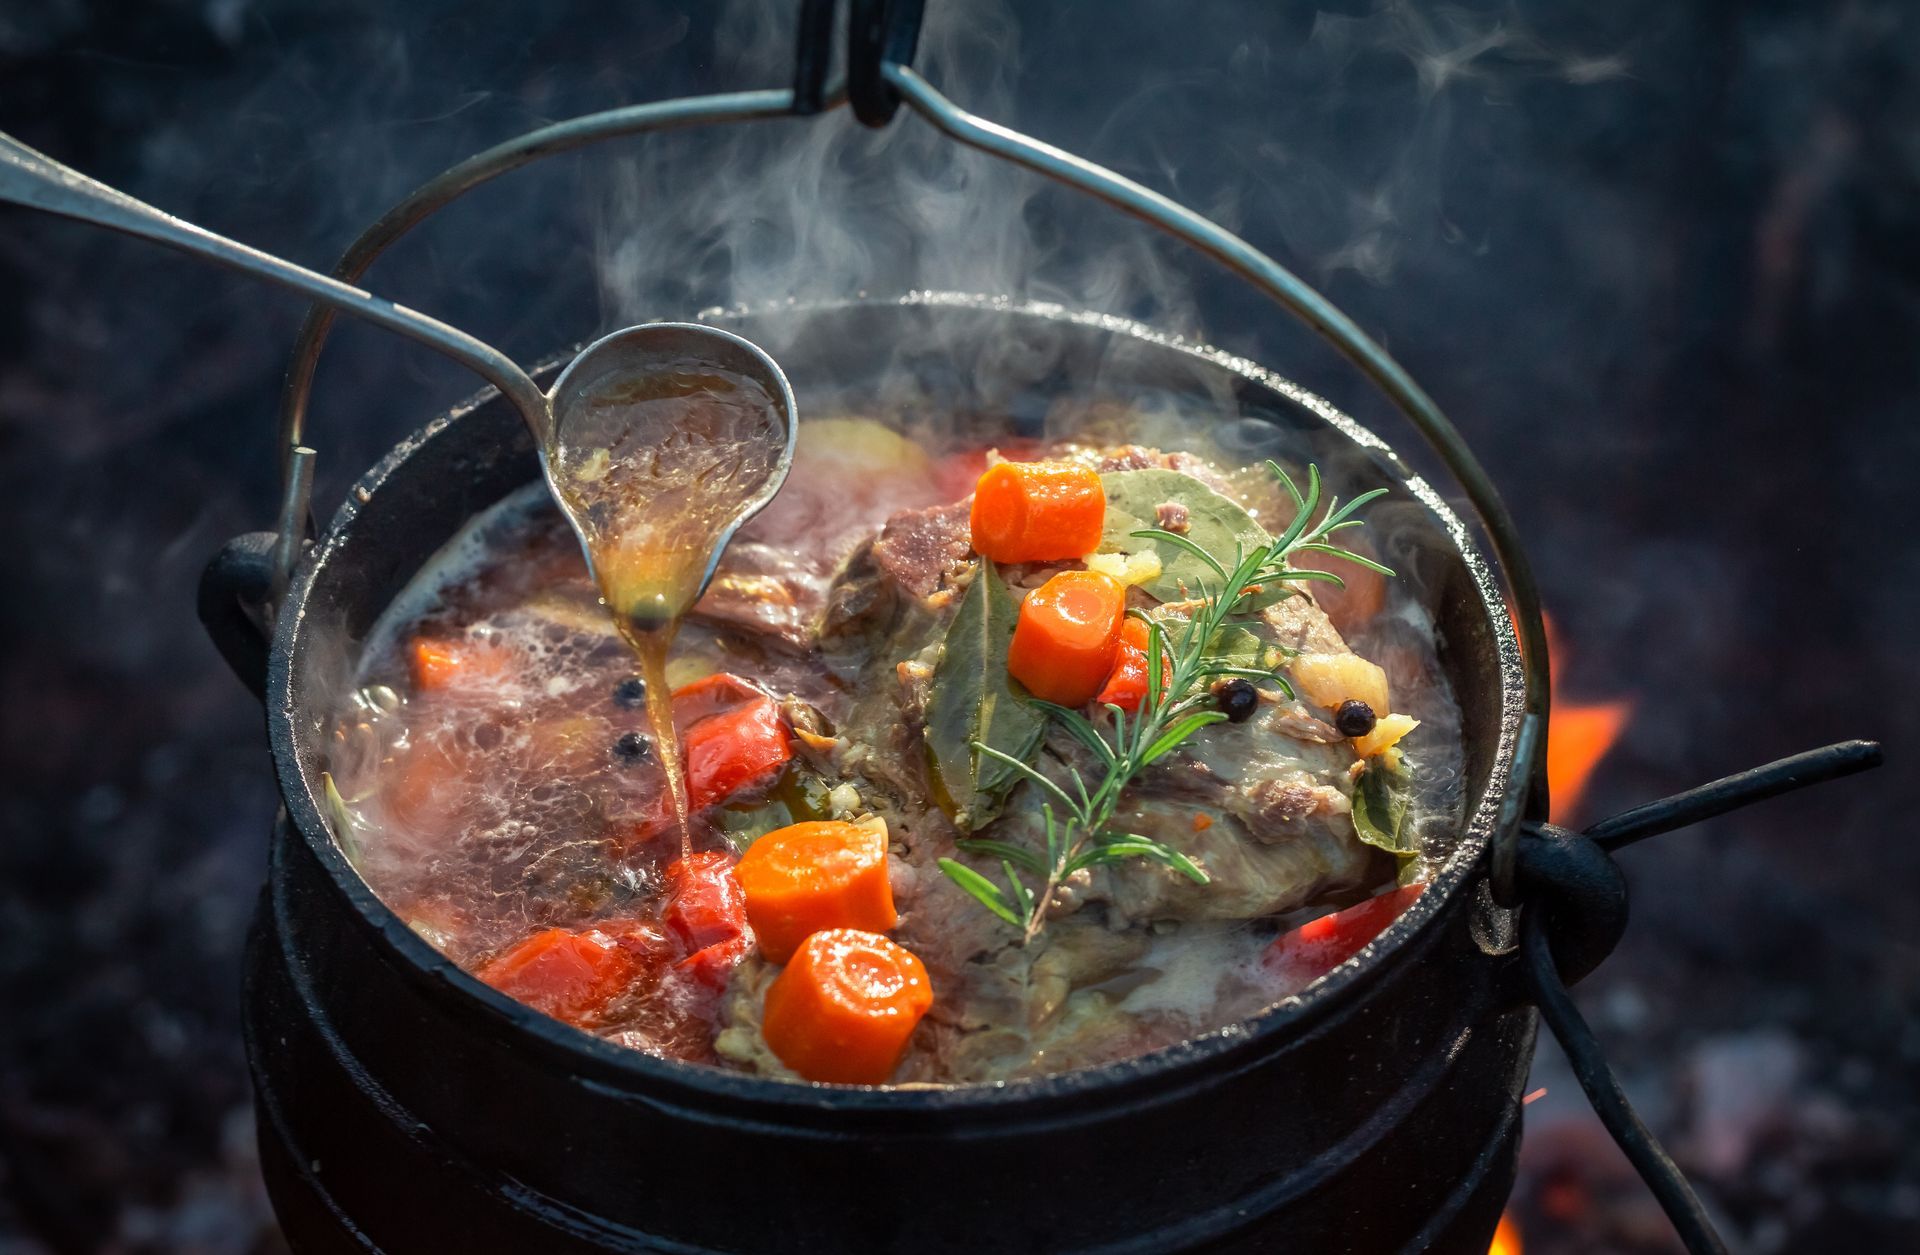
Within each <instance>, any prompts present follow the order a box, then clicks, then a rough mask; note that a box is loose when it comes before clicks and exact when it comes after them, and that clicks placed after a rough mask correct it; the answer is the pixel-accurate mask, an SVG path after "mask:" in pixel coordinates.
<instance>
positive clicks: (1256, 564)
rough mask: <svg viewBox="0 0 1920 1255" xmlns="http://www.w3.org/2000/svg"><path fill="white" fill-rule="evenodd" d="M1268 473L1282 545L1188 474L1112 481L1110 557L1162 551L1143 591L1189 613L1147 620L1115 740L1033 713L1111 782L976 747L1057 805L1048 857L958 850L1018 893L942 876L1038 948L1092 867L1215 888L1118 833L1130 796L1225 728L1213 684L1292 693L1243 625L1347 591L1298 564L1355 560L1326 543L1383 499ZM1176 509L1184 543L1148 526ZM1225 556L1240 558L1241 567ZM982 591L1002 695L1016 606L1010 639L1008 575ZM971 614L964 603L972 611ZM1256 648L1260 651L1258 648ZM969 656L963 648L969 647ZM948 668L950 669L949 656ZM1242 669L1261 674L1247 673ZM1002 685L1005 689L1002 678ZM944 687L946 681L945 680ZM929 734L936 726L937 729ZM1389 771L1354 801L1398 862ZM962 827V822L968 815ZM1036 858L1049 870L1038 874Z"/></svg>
mask: <svg viewBox="0 0 1920 1255" xmlns="http://www.w3.org/2000/svg"><path fill="white" fill-rule="evenodd" d="M1268 465H1269V466H1270V467H1271V469H1272V470H1273V473H1274V475H1275V477H1276V478H1278V479H1279V481H1280V482H1281V484H1283V485H1284V486H1285V488H1286V490H1287V493H1288V495H1289V496H1291V497H1292V498H1293V500H1294V503H1295V505H1296V506H1297V507H1298V513H1297V514H1296V515H1295V517H1294V519H1293V521H1292V522H1291V523H1290V524H1289V525H1288V526H1287V528H1286V530H1285V531H1284V532H1283V533H1282V534H1281V537H1280V539H1278V540H1273V539H1271V538H1269V537H1268V536H1267V534H1266V532H1265V531H1264V530H1262V529H1261V527H1260V525H1259V524H1258V523H1256V522H1254V521H1253V518H1252V516H1251V515H1249V514H1247V512H1246V511H1245V510H1242V509H1241V508H1240V507H1239V506H1237V505H1235V504H1234V503H1233V502H1231V501H1228V500H1227V499H1226V498H1225V497H1222V496H1220V494H1218V493H1216V492H1214V491H1213V490H1212V489H1210V488H1208V487H1206V485H1204V484H1202V483H1200V482H1199V481H1198V480H1195V479H1192V478H1191V477H1189V476H1186V475H1181V474H1178V473H1176V472H1173V471H1159V470H1146V471H1116V472H1111V473H1109V474H1107V475H1103V476H1101V481H1102V483H1103V484H1105V485H1106V486H1107V519H1106V528H1105V534H1104V535H1103V537H1102V540H1101V548H1102V549H1104V550H1112V549H1120V550H1123V551H1125V552H1140V551H1141V549H1143V548H1145V547H1147V546H1151V547H1153V549H1154V550H1155V552H1156V553H1157V554H1158V556H1159V557H1160V560H1161V563H1162V566H1161V574H1160V576H1159V577H1158V578H1157V579H1155V580H1151V581H1148V582H1147V584H1146V585H1144V587H1145V589H1146V590H1147V592H1148V593H1150V594H1152V595H1153V596H1156V597H1158V598H1160V599H1161V600H1162V601H1163V602H1165V601H1178V602H1180V603H1182V604H1181V605H1180V606H1179V607H1178V610H1177V611H1166V612H1163V616H1162V617H1155V616H1153V615H1143V616H1141V617H1144V618H1145V619H1146V621H1147V630H1148V637H1147V646H1146V649H1147V692H1146V694H1145V696H1144V699H1143V700H1142V701H1141V703H1140V705H1139V709H1137V710H1136V711H1135V712H1134V713H1133V714H1132V715H1131V716H1128V715H1127V713H1126V712H1125V711H1124V710H1122V709H1121V708H1120V707H1119V706H1117V705H1109V706H1108V707H1107V708H1106V710H1107V714H1108V716H1109V717H1110V719H1111V721H1112V724H1111V730H1110V731H1104V730H1102V729H1101V728H1099V727H1098V726H1096V725H1095V724H1094V723H1093V722H1092V721H1091V720H1089V719H1087V718H1086V717H1085V716H1084V715H1082V714H1080V713H1079V712H1078V711H1071V710H1066V709H1063V708H1061V707H1059V706H1054V705H1050V704H1047V703H1042V702H1034V703H1032V704H1031V705H1028V706H1026V709H1028V710H1030V711H1034V712H1038V713H1039V715H1040V717H1041V718H1042V719H1043V720H1044V719H1046V718H1048V717H1049V716H1050V717H1052V718H1053V719H1055V720H1056V721H1058V722H1059V723H1060V724H1061V725H1062V727H1064V728H1065V729H1066V731H1067V732H1068V734H1070V735H1071V736H1072V737H1073V738H1074V739H1075V740H1077V741H1079V742H1080V743H1081V744H1082V745H1083V746H1085V747H1086V748H1087V749H1088V750H1090V751H1092V752H1093V754H1094V755H1095V757H1096V758H1098V759H1099V765H1100V768H1101V772H1100V775H1099V777H1098V778H1097V780H1096V781H1095V783H1094V785H1093V787H1092V788H1091V789H1089V788H1088V785H1087V781H1086V779H1085V778H1084V777H1083V776H1082V775H1081V773H1080V769H1079V768H1078V767H1069V768H1068V771H1067V781H1068V783H1069V784H1071V785H1072V786H1073V792H1071V793H1069V792H1068V791H1067V790H1066V788H1065V787H1064V786H1062V785H1061V784H1060V783H1059V782H1057V781H1055V780H1053V779H1051V778H1049V777H1048V776H1045V775H1043V774H1041V772H1040V771H1039V769H1038V768H1036V767H1034V766H1033V765H1032V764H1031V763H1030V762H1028V761H1027V756H1028V755H1029V754H1031V753H1032V752H1033V750H1032V747H1031V746H1028V747H1027V748H1026V749H1024V750H1023V751H1022V752H1021V753H1020V754H1017V755H1016V754H1014V753H1010V752H1009V751H1008V750H1007V749H1006V748H1004V747H1002V746H1000V745H995V744H990V743H988V742H987V741H985V740H979V739H976V740H974V741H973V742H972V744H971V750H972V752H973V757H972V759H971V760H970V762H971V764H972V769H973V772H974V775H975V778H976V780H980V779H984V778H985V768H986V765H987V764H983V763H982V761H981V760H983V759H985V760H988V762H989V763H997V764H998V765H999V766H1000V767H1001V768H1002V769H1003V770H1004V771H1005V772H1006V773H1008V775H1007V777H1002V778H1011V779H1013V780H1015V781H1017V780H1020V779H1026V780H1029V781H1031V782H1033V783H1034V784H1035V785H1036V786H1038V787H1039V788H1041V789H1043V790H1045V791H1046V792H1047V793H1049V794H1051V795H1052V797H1053V799H1054V800H1055V801H1057V802H1058V803H1059V804H1060V814H1059V815H1058V816H1056V815H1055V812H1054V809H1053V803H1052V802H1043V803H1042V804H1041V813H1042V814H1043V815H1044V816H1045V818H1046V842H1047V855H1046V859H1045V860H1044V861H1040V860H1038V858H1037V855H1035V854H1033V853H1031V852H1028V851H1023V850H1020V849H1019V848H1018V847H1015V846H1013V845H1011V844H1008V843H1003V842H997V841H995V842H989V841H980V840H978V839H973V840H962V841H961V842H960V843H959V845H960V848H961V849H963V850H966V851H967V852H969V853H973V854H978V855H988V856H994V855H997V856H999V859H1000V868H1001V870H1002V871H1003V872H1004V873H1005V874H1006V877H1007V884H1008V887H1009V888H1010V889H1011V891H1012V892H1011V894H1009V893H1007V892H1005V891H1002V890H1001V889H1000V887H999V886H997V885H995V884H994V883H993V882H992V881H990V880H988V879H987V878H986V877H985V876H982V875H981V874H980V873H979V872H976V871H974V870H972V869H971V868H969V867H966V866H964V865H963V864H961V863H958V862H956V861H955V860H953V859H941V860H940V866H941V869H942V870H944V871H945V872H946V873H947V875H948V876H950V877H952V878H953V880H954V881H955V883H957V884H959V885H960V886H961V888H963V889H965V890H966V891H967V892H968V893H970V894H972V895H973V896H974V897H975V898H978V899H979V900H980V901H981V902H982V903H983V904H985V905H986V907H987V908H988V909H989V910H991V911H992V912H993V913H994V914H995V915H997V916H999V917H1000V918H1001V919H1004V920H1006V921H1008V922H1009V923H1012V924H1014V925H1016V926H1017V927H1019V928H1020V929H1021V930H1022V932H1023V933H1024V939H1025V940H1026V941H1032V940H1033V938H1034V937H1035V936H1036V935H1038V933H1039V932H1040V930H1041V929H1042V928H1044V927H1045V926H1046V921H1047V911H1048V909H1049V906H1050V905H1051V903H1052V902H1053V899H1054V893H1055V890H1057V889H1058V888H1059V887H1060V884H1061V882H1062V881H1063V880H1065V878H1066V877H1068V876H1070V875H1072V874H1073V873H1074V872H1076V871H1079V870H1081V869H1083V868H1088V867H1093V866H1096V865H1098V864H1102V863H1118V862H1120V861H1122V860H1125V859H1133V858H1148V859H1153V860H1155V861H1157V862H1160V863H1162V864H1164V865H1166V866H1168V867H1171V868H1174V869H1175V870H1176V871H1179V872H1180V873H1181V874H1182V875H1184V876H1186V877H1188V878H1189V879H1190V880H1193V881H1195V882H1196V883H1199V884H1205V883H1207V873H1206V871H1205V870H1204V869H1203V868H1202V867H1200V865H1199V864H1197V863H1195V862H1194V861H1193V860H1192V859H1190V858H1188V857H1187V856H1186V855H1184V854H1182V853H1180V852H1179V851H1178V850H1176V849H1174V848H1173V847H1171V846H1168V845H1164V844H1162V843H1160V842H1158V841H1155V840H1153V839H1152V838H1150V837H1144V836H1141V835H1139V834H1137V833H1124V834H1115V833H1113V832H1111V831H1109V830H1108V827H1107V825H1108V824H1109V823H1110V822H1111V821H1112V819H1113V815H1114V811H1115V809H1116V808H1117V807H1118V806H1119V804H1120V798H1121V794H1122V793H1123V792H1124V791H1125V789H1126V787H1127V785H1128V783H1129V782H1130V781H1132V780H1133V778H1134V777H1135V776H1137V775H1139V774H1140V773H1141V772H1142V771H1145V770H1146V769H1147V768H1148V767H1150V766H1152V765H1153V763H1154V762H1155V761H1156V760H1158V759H1159V758H1161V757H1163V756H1165V755H1167V754H1170V753H1172V752H1173V751H1174V750H1175V749H1177V748H1178V747H1179V746H1180V745H1181V744H1182V743H1183V742H1185V741H1186V740H1187V738H1189V737H1191V736H1192V735H1193V734H1194V733H1196V732H1198V731H1200V729H1202V728H1205V727H1207V726H1209V725H1211V724H1215V723H1219V722H1221V721H1222V720H1224V719H1225V718H1226V715H1224V714H1223V713H1221V712H1220V711H1219V710H1218V709H1216V708H1215V704H1214V702H1213V699H1212V697H1211V695H1210V687H1211V682H1212V680H1213V678H1214V677H1215V676H1219V675H1223V674H1238V675H1244V676H1247V677H1248V678H1256V679H1265V680H1271V681H1273V682H1274V683H1276V684H1278V685H1280V687H1281V688H1282V689H1283V690H1286V683H1285V681H1284V680H1281V679H1280V677H1279V676H1277V675H1274V674H1271V673H1268V672H1265V671H1262V670H1260V669H1259V666H1260V664H1262V663H1265V662H1266V661H1267V658H1266V657H1265V651H1264V650H1263V649H1261V647H1260V642H1259V639H1258V638H1257V637H1254V636H1253V634H1252V633H1251V632H1248V631H1247V629H1246V627H1245V626H1244V625H1245V622H1246V618H1245V616H1247V615H1248V614H1249V613H1251V612H1252V611H1254V610H1256V609H1257V608H1258V607H1259V606H1261V605H1265V604H1270V603H1271V602H1273V601H1276V600H1278V599H1279V598H1281V597H1286V596H1290V595H1291V594H1292V589H1291V588H1290V587H1289V585H1290V583H1292V582H1294V581H1299V580H1312V579H1325V580H1332V581H1334V582H1335V583H1338V582H1339V579H1340V577H1339V576H1337V575H1334V574H1332V573H1330V572H1324V571H1317V570H1303V569H1301V568H1298V567H1295V566H1294V565H1293V564H1292V562H1290V561H1289V559H1290V557H1291V556H1292V555H1294V554H1296V553H1298V552H1300V551H1301V550H1303V549H1316V550H1319V551H1322V552H1332V553H1333V554H1335V555H1336V556H1345V551H1343V550H1339V549H1338V548H1337V547H1336V546H1332V545H1328V544H1327V543H1326V539H1327V536H1328V535H1329V534H1331V533H1332V532H1333V531H1334V530H1336V529H1337V528H1341V527H1354V526H1358V525H1359V522H1360V520H1358V519H1356V518H1353V517H1352V516H1353V515H1354V513H1355V512H1356V511H1357V510H1358V509H1359V507H1360V506H1362V505H1365V504H1366V503H1367V502H1369V501H1371V500H1373V499H1374V498H1375V497H1376V496H1378V495H1379V494H1378V492H1377V491H1376V492H1373V493H1363V494H1361V496H1359V497H1357V498H1355V499H1354V501H1353V502H1352V503H1351V504H1349V505H1348V506H1347V507H1346V508H1345V509H1342V508H1341V507H1340V502H1339V499H1338V498H1334V499H1331V500H1329V501H1327V503H1326V506H1325V509H1324V511H1322V510H1321V483H1320V472H1319V469H1318V468H1317V467H1313V466H1309V467H1308V468H1307V490H1306V492H1304V493H1302V492H1301V491H1300V489H1299V486H1298V485H1296V484H1295V483H1294V482H1293V481H1292V480H1291V479H1289V478H1288V477H1287V474H1286V472H1285V471H1283V470H1282V469H1281V468H1280V467H1279V466H1278V465H1277V464H1274V463H1269V464H1268ZM1167 501H1176V502H1179V503H1180V504H1181V505H1183V506H1184V507H1185V508H1186V511H1187V523H1188V530H1187V534H1185V535H1180V536H1176V535H1174V534H1173V533H1171V532H1166V531H1161V530H1157V529H1154V528H1149V527H1143V526H1141V524H1142V523H1144V522H1145V521H1146V519H1147V517H1148V516H1149V515H1152V516H1155V518H1156V519H1157V516H1158V513H1159V511H1158V507H1159V506H1160V505H1161V504H1163V503H1165V502H1167ZM1316 514H1318V516H1319V521H1318V522H1317V523H1316V522H1315V516H1316ZM1129 542H1131V543H1129ZM1227 555H1231V559H1230V565H1229V559H1228V557H1227ZM980 582H981V585H982V587H980V589H979V596H980V601H979V604H978V607H977V608H976V610H975V614H976V616H978V617H979V619H980V621H981V622H982V623H992V624H993V627H992V630H991V631H984V630H982V629H980V628H978V627H977V626H975V627H970V628H969V630H970V631H973V632H974V633H975V634H976V635H980V636H983V637H986V638H989V639H991V640H993V641H997V642H998V643H999V645H1000V649H1001V652H1000V653H998V654H993V655H991V656H990V657H991V658H992V659H993V660H995V661H998V667H997V669H996V668H995V667H994V666H984V667H982V668H981V669H982V670H983V671H984V672H985V673H986V674H987V675H988V682H987V683H985V684H984V685H983V691H985V690H987V689H991V688H992V686H993V684H995V683H997V684H998V685H999V686H1000V687H1001V688H1002V689H1005V687H1006V685H1007V684H1008V683H1009V681H1008V680H1007V679H1006V675H1005V664H1004V661H1000V660H1003V659H1004V656H1005V654H1004V650H1005V647H1006V645H1008V644H1010V643H1011V641H1012V636H1013V623H1014V620H1015V618H1016V615H1015V612H1014V611H1013V609H1012V598H1011V596H1010V595H1009V594H1007V593H1006V591H1005V589H1004V587H1001V589H1000V595H1001V597H1002V598H1003V599H1004V600H1005V601H1006V603H1007V610H1006V612H1005V613H1006V626H1005V632H1004V634H1003V635H1002V634H999V633H1000V629H999V626H998V624H997V622H995V621H994V619H993V610H994V607H993V587H994V585H997V584H998V583H999V577H998V576H997V575H996V574H995V573H994V571H993V567H992V564H990V563H986V564H983V569H982V571H981V576H980ZM969 597H970V598H971V597H972V590H970V592H969ZM966 613H967V608H966V607H965V606H964V605H963V606H962V610H961V614H962V615H963V616H964V615H965V614H966ZM1173 614H1182V615H1183V617H1184V620H1185V622H1184V624H1183V626H1182V627H1181V629H1180V632H1179V639H1178V640H1177V641H1174V640H1171V639H1170V633H1169V632H1168V630H1167V629H1168V623H1169V618H1168V617H1166V616H1170V615H1173ZM959 627H960V619H959V618H956V620H955V628H956V630H957V629H959ZM1248 638H1251V645H1249V644H1248V643H1247V640H1248ZM965 647H966V645H965V643H964V641H963V643H962V645H961V648H965ZM948 650H949V655H950V656H951V655H953V654H954V653H955V647H954V646H953V645H952V644H951V643H950V644H949V647H948ZM1249 651H1250V653H1251V656H1249ZM942 662H943V664H944V662H945V659H943V660H942ZM1243 662H1247V663H1252V664H1253V665H1251V666H1247V665H1242V664H1243ZM995 675H997V677H998V678H997V680H994V679H993V677H994V676H995ZM938 680H939V673H938V672H936V676H935V682H936V684H937V683H938ZM1007 691H1009V692H1010V691H1011V690H1007ZM1014 700H1016V701H1017V700H1018V699H1017V698H1015V699H1014ZM979 726H981V727H983V728H989V727H990V726H991V720H982V721H981V722H980V724H979ZM929 728H930V730H931V728H932V722H931V719H930V721H929ZM1042 731H1044V729H1042ZM1037 739H1038V738H1037V735H1036V740H1037ZM1388 774H1389V773H1388V769H1386V768H1385V767H1384V766H1383V765H1381V764H1378V763H1376V764H1375V765H1374V766H1373V767H1372V768H1370V769H1369V771H1368V772H1367V773H1366V775H1365V776H1363V777H1362V783H1363V785H1364V786H1366V788H1371V789H1373V790H1374V791H1375V792H1374V793H1373V794H1372V795H1371V796H1368V797H1365V798H1362V797H1356V798H1355V800H1354V822H1355V825H1356V827H1359V828H1360V829H1361V837H1362V839H1363V840H1367V841H1370V842H1371V843H1372V844H1375V845H1381V846H1382V847H1383V848H1387V849H1394V850H1396V852H1400V851H1399V847H1400V844H1401V835H1400V832H1401V827H1402V824H1403V821H1404V820H1405V818H1406V809H1407V793H1408V790H1407V789H1406V787H1405V782H1404V781H1402V780H1388V779H1387V778H1386V777H1387V775H1388ZM984 787H985V786H984V785H980V784H976V788H975V792H976V793H979V792H981V791H982V790H983V789H984ZM1364 791H1365V790H1364V789H1363V792H1364ZM996 806H997V803H996ZM976 813H978V812H976ZM955 818H956V821H960V820H961V816H956V817H955ZM981 822H984V820H979V819H972V818H970V819H969V820H968V821H966V822H961V827H963V828H969V827H971V828H975V829H977V827H978V825H979V823H981ZM1369 833H1371V835H1369ZM1036 862H1039V866H1037V867H1036V866H1035V864H1036ZM1016 864H1017V866H1016ZM1022 869H1024V870H1025V871H1026V872H1027V874H1028V875H1032V876H1035V877H1037V878H1038V879H1039V880H1040V881H1041V884H1040V887H1039V889H1038V890H1037V891H1036V890H1034V889H1032V888H1030V887H1029V886H1028V885H1027V883H1026V881H1025V880H1023V879H1022V878H1021V871H1022Z"/></svg>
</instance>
